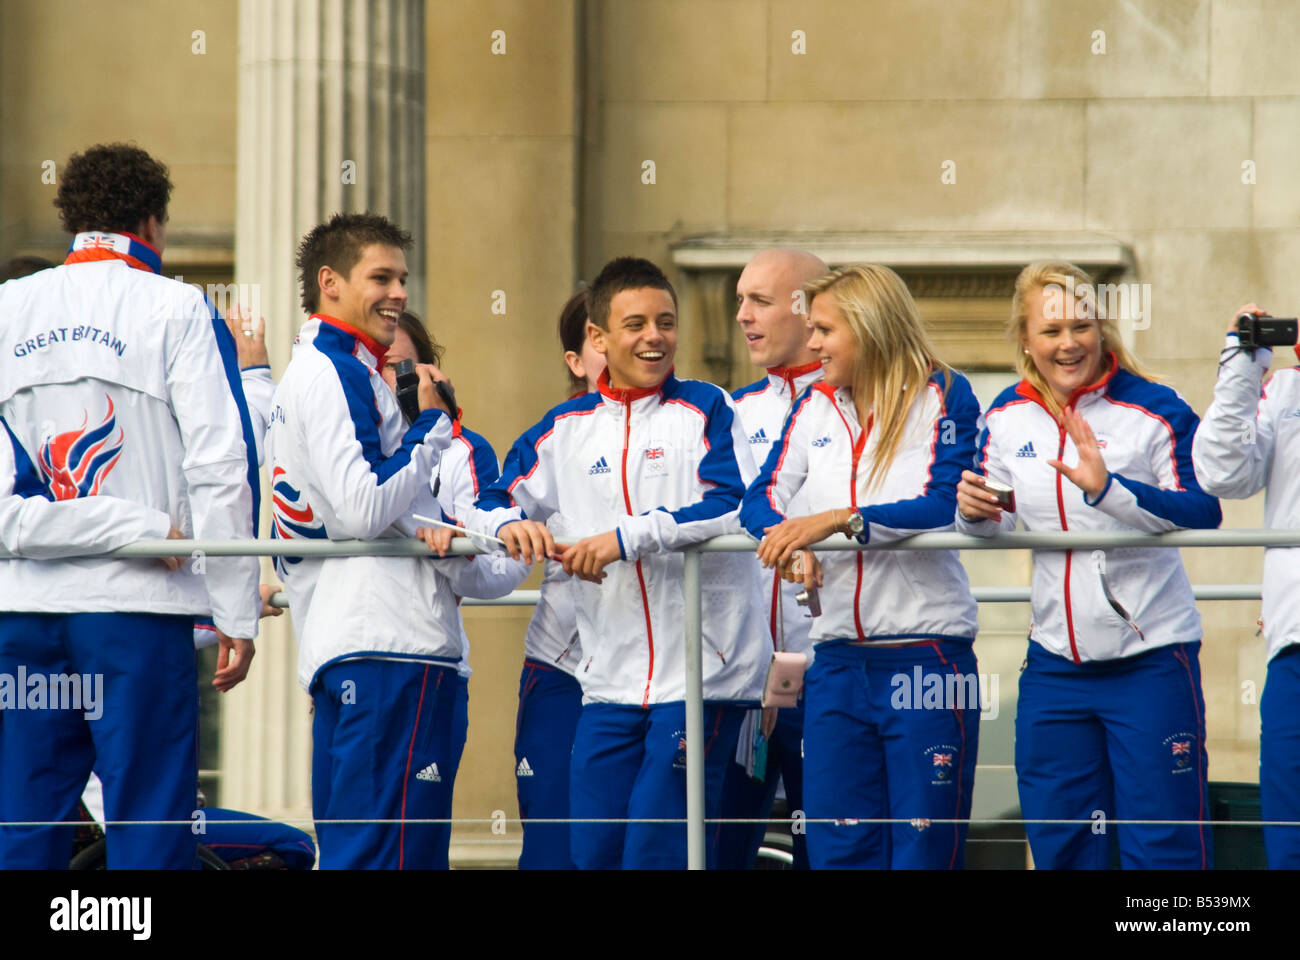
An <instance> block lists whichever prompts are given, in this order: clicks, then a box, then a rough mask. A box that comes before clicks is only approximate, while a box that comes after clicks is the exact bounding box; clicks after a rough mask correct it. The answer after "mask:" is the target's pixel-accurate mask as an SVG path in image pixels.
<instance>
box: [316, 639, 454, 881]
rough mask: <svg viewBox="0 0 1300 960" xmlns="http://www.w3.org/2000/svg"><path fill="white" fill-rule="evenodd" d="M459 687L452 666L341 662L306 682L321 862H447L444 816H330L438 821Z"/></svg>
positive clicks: (445, 799) (450, 769)
mask: <svg viewBox="0 0 1300 960" xmlns="http://www.w3.org/2000/svg"><path fill="white" fill-rule="evenodd" d="M464 689H465V686H464V684H462V683H461V682H460V678H459V677H458V676H457V674H456V670H455V668H454V667H443V666H437V665H433V664H424V663H417V662H403V661H393V660H370V659H365V660H344V661H342V662H340V663H336V664H334V665H333V666H329V667H326V668H325V669H324V670H322V671H321V672H320V673H319V674H318V675H317V677H316V681H315V683H313V684H312V701H313V704H314V706H315V711H316V713H315V718H314V721H313V726H312V739H313V743H312V814H313V816H314V817H315V818H316V821H317V824H316V838H317V841H318V842H319V844H320V867H321V869H322V870H330V869H345V870H346V869H351V870H366V869H390V870H438V869H441V870H445V869H447V846H448V843H449V841H450V837H451V825H450V824H438V823H435V824H429V823H423V824H421V823H373V824H330V823H323V822H322V821H328V820H353V819H367V820H408V821H409V820H446V819H450V817H451V798H452V786H453V784H454V782H455V778H456V767H457V763H458V761H459V757H460V751H461V750H462V749H463V742H464V741H463V739H461V740H460V743H459V744H458V743H457V737H458V736H459V735H460V734H459V732H458V729H457V712H458V709H460V708H459V706H458V704H459V703H463V699H462V698H463V695H464Z"/></svg>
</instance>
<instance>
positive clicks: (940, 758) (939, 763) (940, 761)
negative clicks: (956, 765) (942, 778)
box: [930, 753, 952, 767]
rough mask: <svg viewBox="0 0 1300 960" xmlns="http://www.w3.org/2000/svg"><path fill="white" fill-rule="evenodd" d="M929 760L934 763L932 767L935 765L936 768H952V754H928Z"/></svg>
mask: <svg viewBox="0 0 1300 960" xmlns="http://www.w3.org/2000/svg"><path fill="white" fill-rule="evenodd" d="M930 759H931V760H933V761H934V765H935V766H936V767H951V766H952V754H951V753H932V754H930Z"/></svg>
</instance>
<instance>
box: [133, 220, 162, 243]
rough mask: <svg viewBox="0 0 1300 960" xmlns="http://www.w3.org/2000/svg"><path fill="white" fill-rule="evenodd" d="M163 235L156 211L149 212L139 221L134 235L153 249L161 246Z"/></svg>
mask: <svg viewBox="0 0 1300 960" xmlns="http://www.w3.org/2000/svg"><path fill="white" fill-rule="evenodd" d="M162 235H163V225H162V221H161V220H159V219H158V215H157V214H156V213H151V214H149V216H148V217H146V218H145V219H143V220H141V221H140V226H139V227H137V228H136V236H137V237H139V238H140V239H141V240H143V241H144V242H145V243H147V244H149V246H151V247H153V248H154V249H155V250H158V249H159V248H161V246H162V244H161V242H160V241H161V240H162Z"/></svg>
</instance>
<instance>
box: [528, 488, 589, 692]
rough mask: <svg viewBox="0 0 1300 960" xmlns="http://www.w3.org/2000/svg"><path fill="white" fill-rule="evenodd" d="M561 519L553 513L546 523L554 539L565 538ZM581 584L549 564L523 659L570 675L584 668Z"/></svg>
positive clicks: (549, 562)
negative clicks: (579, 604) (579, 625)
mask: <svg viewBox="0 0 1300 960" xmlns="http://www.w3.org/2000/svg"><path fill="white" fill-rule="evenodd" d="M559 518H560V515H559V514H558V513H556V514H552V515H551V517H550V519H548V520H547V521H546V525H547V526H548V527H549V528H550V530H551V534H552V535H553V536H557V537H562V536H565V534H563V533H560V532H559V531H560V530H561V529H563V527H562V526H561V525H560V524H559V523H557V522H555V521H557V520H558V519H559ZM579 590H580V587H579V581H578V580H576V579H575V578H573V577H570V576H569V575H568V574H567V573H565V572H564V567H563V566H562V565H561V564H559V563H556V562H555V561H554V560H547V561H546V574H545V576H544V578H543V579H542V589H541V594H542V595H541V599H539V600H538V601H537V607H536V608H535V609H534V610H533V616H532V618H531V619H530V620H529V621H528V629H527V630H526V631H525V632H524V658H525V659H527V660H536V661H537V662H539V663H544V664H546V665H547V666H551V667H555V669H557V670H562V671H564V672H565V673H567V674H568V675H569V676H573V675H574V674H576V673H577V671H578V667H580V666H581V665H582V638H580V637H579V636H578V609H577V600H578V593H579Z"/></svg>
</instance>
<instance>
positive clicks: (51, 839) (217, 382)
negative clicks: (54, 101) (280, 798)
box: [0, 144, 261, 868]
mask: <svg viewBox="0 0 1300 960" xmlns="http://www.w3.org/2000/svg"><path fill="white" fill-rule="evenodd" d="M170 194H171V182H170V181H169V179H168V176H167V169H166V167H164V166H163V165H162V164H161V163H159V162H158V161H157V160H155V159H154V158H152V157H150V156H149V155H148V154H147V153H145V152H144V151H143V150H141V149H139V148H138V147H135V146H132V145H129V144H109V145H100V146H95V147H91V148H90V149H88V150H86V151H85V152H84V153H81V154H77V155H74V156H73V157H72V158H71V159H70V160H69V161H68V163H67V164H66V165H65V167H64V172H63V177H62V179H61V181H60V184H59V189H58V194H57V197H56V199H55V206H57V207H58V208H59V211H60V215H61V217H62V220H63V225H64V227H65V228H66V229H67V230H68V231H69V232H70V233H72V234H73V235H74V236H73V241H72V246H71V249H70V251H69V254H68V257H67V260H66V261H65V263H64V265H62V266H59V267H55V268H53V269H48V270H44V271H41V272H39V273H36V274H34V275H32V276H29V277H25V278H22V279H17V280H12V281H10V282H8V283H5V284H4V285H3V286H0V425H2V426H3V429H2V430H0V544H3V546H4V548H5V549H6V550H8V551H10V552H11V553H13V554H14V555H16V556H18V557H27V558H40V559H41V562H39V563H38V562H35V561H34V560H33V559H0V611H3V612H0V708H2V709H3V713H0V821H9V822H12V821H42V820H44V821H60V820H68V819H74V820H75V819H76V818H75V815H74V811H75V810H76V804H77V797H78V796H79V795H80V793H81V789H82V787H83V786H84V785H85V783H86V778H87V776H88V775H89V773H90V771H91V768H92V766H93V767H97V768H98V770H99V771H100V772H101V773H102V774H103V781H104V806H105V811H106V814H107V816H108V818H109V819H110V820H126V821H136V820H143V821H188V820H189V819H190V816H191V814H192V812H193V810H194V795H195V785H196V780H197V773H198V771H197V755H196V746H195V737H194V730H195V728H196V726H197V723H198V718H197V715H196V698H195V695H194V689H195V685H196V683H197V677H196V673H195V661H194V647H193V642H192V630H193V623H194V618H195V617H196V616H207V615H210V616H211V617H212V619H213V621H214V624H215V627H216V630H217V631H218V640H219V642H220V644H221V654H220V657H219V659H218V670H217V675H216V678H215V680H214V681H213V682H214V685H215V686H216V687H217V688H218V689H219V690H223V691H224V690H228V689H230V688H231V687H233V686H234V685H235V684H237V683H239V682H240V681H241V680H242V679H243V678H244V676H245V675H246V673H247V671H248V666H249V661H250V660H251V658H252V656H253V642H252V637H253V636H254V635H255V634H256V631H257V618H258V613H259V612H260V610H261V600H260V598H259V596H258V590H257V579H258V577H257V574H258V563H257V560H256V558H253V557H203V556H201V555H196V556H195V557H194V559H193V561H192V562H186V563H182V562H181V561H180V560H171V561H167V562H166V563H163V562H159V561H156V560H155V561H150V560H109V559H58V558H64V557H69V558H70V557H85V556H86V555H89V554H94V553H100V552H104V551H108V550H112V549H115V548H117V547H119V546H122V545H124V544H127V543H130V542H132V541H135V540H138V539H143V538H161V537H167V536H173V537H178V536H179V537H188V536H191V535H193V536H195V537H197V538H199V539H213V540H230V539H249V538H251V537H252V536H254V535H255V532H256V531H255V522H256V514H257V509H258V477H257V463H256V460H255V458H254V456H253V451H254V443H253V437H252V433H251V427H250V422H249V417H248V411H247V409H246V407H245V402H244V393H243V389H242V387H241V385H240V378H239V369H238V366H237V364H236V362H235V346H234V344H233V342H232V341H231V337H230V332H229V331H228V330H227V329H226V327H225V325H224V323H223V322H222V321H221V318H220V317H219V316H217V314H216V312H215V311H214V310H213V309H212V308H211V306H210V305H209V304H208V303H207V302H206V301H205V300H204V299H203V296H202V295H201V294H200V293H198V292H197V291H195V290H194V289H193V288H192V287H189V286H186V285H185V284H182V283H179V282H177V281H175V280H169V279H166V278H164V277H162V276H160V275H159V274H160V271H161V268H162V261H161V252H162V249H163V247H164V245H165V243H166V237H167V232H166V222H167V203H168V199H169V197H170ZM23 677H26V678H27V679H28V681H31V680H33V679H40V680H42V681H43V682H45V683H49V684H51V685H52V684H53V678H59V681H60V683H61V684H65V685H68V686H70V687H71V688H73V690H74V692H79V693H80V694H81V698H80V699H81V701H82V702H81V704H80V705H79V707H80V708H87V709H80V708H79V707H78V705H76V704H72V705H71V706H72V708H71V709H70V708H69V706H70V704H67V703H61V704H55V703H43V704H42V703H34V702H33V695H34V694H35V693H36V692H38V691H39V690H40V689H41V688H42V687H41V685H35V686H33V685H32V684H31V683H30V682H29V683H28V685H27V689H23V688H22V687H23V684H22V683H21V682H17V681H18V678H23ZM47 678H49V679H48V680H47ZM100 683H102V702H101V703H100V707H102V712H100V711H97V710H96V709H90V706H91V705H90V704H88V703H86V702H85V701H86V694H87V692H88V689H94V688H95V686H96V685H98V684H100ZM45 689H47V690H49V689H52V686H51V687H46V688H45ZM19 698H25V702H24V703H22V704H21V707H22V708H19V707H20V704H19V702H18V700H19ZM72 699H73V700H75V699H76V698H75V697H74V698H72ZM35 706H43V707H44V709H33V707H35ZM97 712H98V713H99V715H96V714H97ZM196 843H197V838H196V837H195V836H194V834H193V833H192V832H191V831H190V830H189V828H188V826H186V825H183V824H182V825H175V826H159V825H148V826H145V825H141V826H126V827H110V828H109V831H108V862H109V866H111V867H131V868H149V867H153V868H157V867H174V868H175V867H179V868H192V867H194V866H195V865H196V862H197V861H196V857H197V854H196ZM71 848H72V837H71V834H70V833H69V832H68V831H67V830H66V829H64V828H49V827H0V867H29V868H63V867H66V866H67V864H68V860H69V856H70V852H71Z"/></svg>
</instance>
